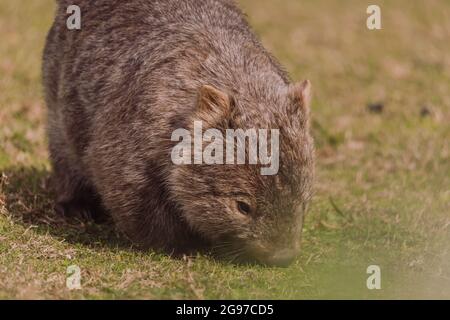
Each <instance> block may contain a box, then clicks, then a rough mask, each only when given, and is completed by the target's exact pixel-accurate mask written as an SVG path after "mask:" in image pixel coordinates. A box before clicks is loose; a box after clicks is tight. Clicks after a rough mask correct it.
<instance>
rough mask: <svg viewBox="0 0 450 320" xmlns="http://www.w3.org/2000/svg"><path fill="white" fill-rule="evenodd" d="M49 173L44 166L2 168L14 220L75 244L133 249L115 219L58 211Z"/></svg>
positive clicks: (1, 184)
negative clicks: (82, 217)
mask: <svg viewBox="0 0 450 320" xmlns="http://www.w3.org/2000/svg"><path fill="white" fill-rule="evenodd" d="M49 177H50V172H49V171H48V170H45V169H37V168H18V167H13V168H7V169H6V170H3V171H2V173H1V176H0V193H1V194H3V196H4V201H5V206H6V209H7V212H8V213H9V214H10V216H11V217H12V219H13V220H14V222H15V223H18V224H22V225H23V226H24V227H25V228H35V229H34V230H35V232H37V233H40V234H50V235H51V236H53V237H56V238H58V239H61V240H64V241H66V242H69V243H72V244H82V245H85V246H89V247H105V246H106V247H109V248H120V249H125V250H126V249H132V246H131V243H130V242H129V241H127V240H126V239H124V238H123V237H121V236H120V235H119V234H118V233H117V232H116V230H115V228H114V225H113V223H112V221H108V222H106V223H104V224H101V225H99V224H95V223H94V222H92V221H82V220H78V219H67V218H65V217H63V216H61V215H59V214H57V213H56V212H55V210H54V201H53V199H54V197H53V194H52V192H51V190H50V188H49V187H48V185H49V183H48V181H49Z"/></svg>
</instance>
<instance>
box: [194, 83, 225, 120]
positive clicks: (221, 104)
mask: <svg viewBox="0 0 450 320" xmlns="http://www.w3.org/2000/svg"><path fill="white" fill-rule="evenodd" d="M231 103H232V100H231V97H230V96H229V95H228V94H227V93H225V92H222V91H220V90H218V89H216V88H214V87H212V86H209V85H204V86H202V87H201V88H200V91H199V94H198V103H197V104H198V105H197V116H198V117H200V118H201V120H203V121H205V122H206V123H207V124H210V125H215V124H218V123H219V122H221V121H223V120H226V119H228V117H229V116H230V113H231Z"/></svg>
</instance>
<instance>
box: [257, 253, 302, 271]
mask: <svg viewBox="0 0 450 320" xmlns="http://www.w3.org/2000/svg"><path fill="white" fill-rule="evenodd" d="M297 256H298V252H297V251H295V250H292V249H283V250H281V251H278V252H275V253H274V254H273V255H271V256H269V257H267V258H266V259H265V261H264V263H265V264H267V265H269V266H274V267H288V266H289V265H290V264H291V263H292V262H294V260H295V258H296V257H297Z"/></svg>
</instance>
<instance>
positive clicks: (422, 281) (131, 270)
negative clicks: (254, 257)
mask: <svg viewBox="0 0 450 320" xmlns="http://www.w3.org/2000/svg"><path fill="white" fill-rule="evenodd" d="M238 4H239V6H240V7H241V8H242V9H243V10H244V11H245V12H246V13H247V15H248V17H249V20H250V23H251V25H252V26H253V27H254V29H255V30H256V32H257V33H258V34H259V35H260V37H261V39H262V41H263V43H264V45H265V46H266V47H267V48H268V49H269V51H271V52H272V53H274V55H275V56H276V57H277V58H278V59H279V60H280V61H281V62H282V64H283V65H285V66H286V69H287V70H288V71H289V72H290V74H291V75H292V78H293V79H294V80H302V79H305V78H308V79H310V80H311V81H312V84H313V89H314V100H313V107H312V114H313V134H314V137H315V140H316V145H317V184H316V195H315V197H314V201H313V204H312V206H311V209H310V212H309V216H308V218H307V221H306V226H305V230H304V236H303V239H304V242H303V246H304V248H303V252H302V255H301V257H300V258H299V261H298V262H297V263H296V264H294V265H293V266H291V267H290V268H287V269H269V268H262V267H256V266H254V267H249V266H232V265H227V264H224V263H221V262H217V261H213V260H212V259H210V258H208V257H203V256H199V257H196V258H195V259H194V258H186V259H184V260H174V259H171V258H170V257H167V256H162V255H157V254H153V253H143V252H136V251H134V250H132V249H130V245H129V244H127V243H124V241H123V240H121V239H119V238H118V237H117V235H116V234H115V232H114V230H113V228H112V227H111V226H96V225H93V224H89V223H81V222H80V223H74V222H67V221H62V220H61V218H59V217H57V216H56V215H55V214H54V213H53V210H52V201H51V195H50V194H48V191H47V189H46V187H45V182H46V179H47V178H48V176H49V170H50V167H49V162H48V158H47V151H46V138H45V116H46V111H45V104H44V102H43V98H42V87H41V79H40V77H41V74H40V67H41V56H42V50H43V46H44V40H45V36H46V32H47V31H48V29H49V27H50V25H51V22H52V19H53V14H54V7H55V5H54V1H52V0H39V1H37V0H33V1H29V0H28V1H25V0H15V1H7V0H0V35H1V41H0V298H169V299H171V298H199V299H203V298H206V299H208V298H217V299H220V298H269V299H270V298H275V299H282V298H284V299H295V298H369V299H377V298H447V299H449V298H450V252H449V251H450V245H449V243H450V242H449V240H450V161H449V160H450V143H449V141H450V54H449V53H450V1H447V0H428V1H425V0H417V1H408V0H396V1H376V3H373V1H372V2H366V1H360V0H358V1H357V0H346V1H338V0H314V1H313V0H301V1H300V0H283V1H274V0H240V1H238ZM371 4H377V5H379V6H380V8H381V14H382V16H381V18H382V30H373V31H371V30H368V29H367V27H366V20H367V18H368V14H367V13H366V9H367V7H368V6H369V5H371ZM105 23H107V21H106V22H105ZM73 264H76V265H79V266H80V268H81V270H82V277H83V278H82V289H81V290H78V291H69V290H68V289H67V288H66V286H65V279H66V268H67V266H69V265H73ZM369 265H378V266H380V268H381V272H382V290H368V289H367V287H366V279H367V277H368V276H369V275H367V274H366V269H367V267H368V266H369Z"/></svg>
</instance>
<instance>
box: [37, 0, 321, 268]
mask: <svg viewBox="0 0 450 320" xmlns="http://www.w3.org/2000/svg"><path fill="white" fill-rule="evenodd" d="M57 4H58V6H57V12H56V18H55V21H54V24H53V26H52V27H51V30H50V31H49V34H48V37H47V43H46V48H45V52H44V62H43V82H44V86H45V96H46V103H47V105H48V138H49V149H50V157H51V161H52V165H53V179H52V181H53V186H54V189H55V192H56V206H55V207H56V208H58V211H60V212H63V213H65V214H68V215H70V214H73V213H76V212H91V215H92V216H93V218H97V219H100V217H101V215H102V214H108V215H110V216H111V217H112V220H113V222H114V223H115V225H116V227H117V229H118V230H119V231H121V232H122V233H124V234H125V235H126V236H127V237H128V238H129V239H130V240H131V241H133V242H134V243H135V244H137V245H139V247H141V248H143V249H154V250H159V251H164V252H168V253H173V254H184V253H192V252H195V251H198V250H207V251H209V252H212V253H214V254H216V255H217V256H219V257H223V258H225V259H229V260H230V261H238V262H256V263H261V264H265V265H277V266H278V265H279V266H283V265H288V264H289V263H291V262H292V260H293V259H294V258H295V257H296V256H297V254H298V253H299V243H300V238H301V232H302V226H303V219H304V216H305V211H306V208H307V205H308V202H309V200H310V198H311V193H312V191H311V190H312V184H313V171H314V170H313V167H314V165H313V164H314V148H313V140H312V138H311V135H310V132H309V131H310V129H309V127H310V125H309V123H310V121H309V118H310V116H309V105H310V90H311V89H310V87H311V85H310V82H309V81H304V82H302V83H297V84H293V83H291V81H290V79H289V77H288V75H287V73H286V72H285V71H284V70H283V68H282V67H281V66H280V64H279V63H278V62H277V61H276V60H275V59H274V58H273V56H272V55H271V54H269V53H268V52H267V51H266V50H265V49H264V47H263V46H262V44H261V42H260V41H259V39H258V38H257V36H256V35H255V34H254V33H253V32H252V30H251V28H250V27H249V24H248V23H247V21H246V17H245V16H244V14H243V13H242V12H241V11H240V9H238V7H237V6H236V5H235V3H234V2H233V1H232V0H195V1H194V0H129V1H122V0H96V1H90V0H59V1H57ZM69 5H77V6H79V8H80V9H81V29H80V30H69V29H68V28H67V25H66V20H67V18H68V16H69V14H67V7H68V6H69ZM196 120H201V121H203V124H204V126H205V127H206V128H204V129H208V128H217V129H218V130H225V129H229V128H235V129H238V128H241V129H243V130H245V129H248V128H264V129H278V130H279V134H280V143H279V155H280V156H279V171H278V173H277V174H275V175H261V173H260V170H259V168H260V165H249V164H245V165H238V164H235V165H219V164H217V165H216V164H213V165H206V164H192V165H175V164H174V163H173V161H172V160H171V150H172V148H173V147H174V145H175V142H174V141H172V139H171V135H172V133H173V132H174V130H176V129H179V128H186V129H188V130H192V126H193V122H194V121H196Z"/></svg>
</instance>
